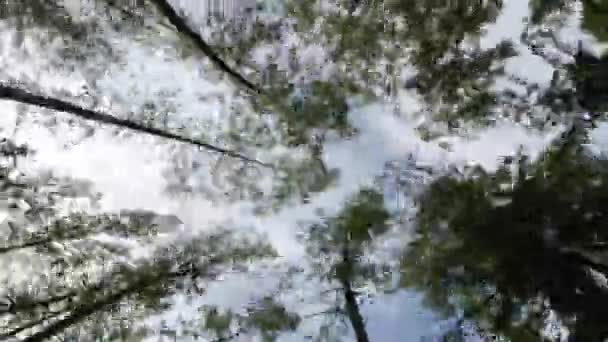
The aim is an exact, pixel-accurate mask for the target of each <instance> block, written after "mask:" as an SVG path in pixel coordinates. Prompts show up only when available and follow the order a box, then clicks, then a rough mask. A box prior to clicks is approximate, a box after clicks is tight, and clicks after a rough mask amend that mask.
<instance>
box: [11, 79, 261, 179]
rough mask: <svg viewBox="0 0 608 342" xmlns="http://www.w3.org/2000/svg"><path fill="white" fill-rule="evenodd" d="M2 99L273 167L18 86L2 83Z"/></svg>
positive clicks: (231, 151)
mask: <svg viewBox="0 0 608 342" xmlns="http://www.w3.org/2000/svg"><path fill="white" fill-rule="evenodd" d="M0 99H6V100H12V101H16V102H20V103H24V104H29V105H33V106H38V107H42V108H47V109H52V110H56V111H60V112H65V113H69V114H72V115H74V116H77V117H80V118H83V119H85V120H90V121H95V122H99V123H103V124H109V125H114V126H118V127H122V128H128V129H130V130H133V131H136V132H140V133H145V134H149V135H153V136H157V137H161V138H166V139H170V140H175V141H179V142H183V143H187V144H190V145H194V146H198V147H199V148H203V149H206V150H209V151H213V152H218V153H221V154H224V155H227V156H230V157H233V158H237V159H241V160H244V161H247V162H251V163H255V164H258V165H261V166H264V167H270V168H272V166H271V165H270V164H267V163H264V162H261V161H259V160H256V159H253V158H249V157H247V156H244V155H242V154H240V153H238V152H235V151H233V150H228V149H224V148H221V147H217V146H214V145H211V144H207V143H204V142H200V141H197V140H194V139H191V138H186V137H183V136H180V135H177V134H174V133H170V132H166V131H163V130H160V129H158V128H153V127H146V126H143V125H141V124H139V123H136V122H133V121H129V120H124V119H119V118H117V117H115V116H112V115H110V114H106V113H102V112H98V111H94V110H90V109H86V108H83V107H80V106H78V105H75V104H72V103H69V102H66V101H63V100H60V99H56V98H51V97H46V96H42V95H36V94H33V93H30V92H28V91H26V90H23V89H19V88H16V87H11V86H7V85H2V84H0Z"/></svg>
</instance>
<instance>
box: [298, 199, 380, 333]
mask: <svg viewBox="0 0 608 342" xmlns="http://www.w3.org/2000/svg"><path fill="white" fill-rule="evenodd" d="M389 219H390V215H389V213H388V212H387V211H386V209H385V208H384V201H383V197H382V194H381V193H379V192H378V191H377V190H376V189H373V188H364V189H362V190H360V191H359V192H358V193H357V194H355V195H354V196H353V197H352V198H351V199H350V200H349V201H348V202H347V203H345V206H344V208H343V209H342V210H341V211H340V212H339V213H338V214H337V215H336V216H334V217H328V218H326V219H324V220H323V222H322V223H319V224H313V225H312V226H310V227H309V230H308V232H307V234H306V239H305V242H306V243H307V250H308V254H309V256H310V258H311V261H312V263H313V265H314V266H313V269H314V270H315V273H317V276H319V277H320V278H321V279H326V280H327V281H329V282H330V286H333V285H331V284H332V283H333V282H336V283H337V284H338V289H337V292H338V293H340V294H341V297H342V298H341V302H343V308H339V307H340V306H339V304H337V306H336V307H337V308H338V309H335V308H331V309H330V310H328V312H325V313H323V314H327V315H332V314H336V313H338V314H342V315H344V316H345V317H347V318H348V320H349V322H350V325H351V326H352V328H353V330H354V332H355V336H356V339H357V341H359V342H366V341H370V338H369V336H368V334H367V329H366V327H365V320H364V318H363V316H362V314H361V310H360V308H359V302H360V299H359V295H360V293H359V290H358V289H359V288H361V287H363V286H365V284H366V283H369V282H372V283H375V284H376V286H377V287H379V288H382V287H383V285H384V286H388V280H390V279H388V278H387V276H386V274H385V273H384V271H386V267H387V266H386V265H384V264H382V263H377V262H374V261H371V260H370V259H371V258H370V256H371V255H372V254H373V249H372V248H373V245H374V240H376V239H380V238H381V236H382V234H384V233H386V232H387V231H388V230H389V229H390V223H389ZM370 295H371V294H370Z"/></svg>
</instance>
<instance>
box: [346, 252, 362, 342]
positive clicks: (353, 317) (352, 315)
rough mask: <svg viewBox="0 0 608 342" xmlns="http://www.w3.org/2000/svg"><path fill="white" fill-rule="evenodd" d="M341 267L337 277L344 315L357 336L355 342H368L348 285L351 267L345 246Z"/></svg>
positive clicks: (360, 316) (354, 298) (355, 302)
mask: <svg viewBox="0 0 608 342" xmlns="http://www.w3.org/2000/svg"><path fill="white" fill-rule="evenodd" d="M342 266H343V267H344V270H343V273H342V274H341V275H340V276H339V281H340V283H341V284H342V288H343V291H344V300H345V301H346V314H347V315H348V319H349V320H350V324H351V325H352V326H353V330H354V331H355V335H356V336H357V342H369V336H368V335H367V330H366V328H365V322H364V320H363V316H362V315H361V310H359V304H357V295H356V294H355V291H353V288H352V286H351V283H350V278H352V271H353V265H352V260H351V259H350V256H349V253H348V248H347V247H346V246H345V247H344V248H343V249H342Z"/></svg>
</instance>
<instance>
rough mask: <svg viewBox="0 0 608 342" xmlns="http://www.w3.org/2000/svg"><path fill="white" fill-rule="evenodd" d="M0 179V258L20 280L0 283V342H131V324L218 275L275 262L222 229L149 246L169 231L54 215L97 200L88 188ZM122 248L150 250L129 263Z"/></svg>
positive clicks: (134, 328) (6, 173)
mask: <svg viewBox="0 0 608 342" xmlns="http://www.w3.org/2000/svg"><path fill="white" fill-rule="evenodd" d="M11 145H12V147H11ZM4 147H5V148H4V149H3V155H4V156H11V157H12V156H14V155H15V154H18V153H19V154H23V153H24V152H26V151H27V149H26V148H25V147H20V146H15V144H13V143H10V141H9V142H7V143H6V144H5V145H4ZM1 174H2V179H1V182H2V184H1V188H2V193H3V196H2V198H3V200H2V201H3V204H2V207H3V208H5V209H4V210H5V211H6V212H5V214H4V217H3V222H2V229H3V230H4V233H3V236H4V237H5V241H4V242H3V245H2V247H0V258H2V260H3V262H8V266H9V267H10V268H20V272H19V273H21V275H20V277H17V278H15V277H12V276H11V274H10V273H7V274H5V276H4V277H3V279H2V283H3V288H4V290H7V291H8V293H7V297H6V303H5V307H4V309H3V310H2V312H0V316H2V317H1V318H2V325H1V329H0V334H1V336H2V337H3V338H6V337H13V336H24V341H44V340H47V339H48V338H50V337H52V336H63V337H65V338H77V339H79V340H91V339H95V338H107V339H111V340H114V339H122V340H124V339H129V340H132V339H139V338H141V337H144V336H145V335H146V334H149V331H146V329H144V327H142V326H138V325H137V323H138V322H137V320H138V319H141V318H144V317H146V316H147V315H150V314H152V313H154V312H159V311H161V310H165V309H167V308H168V307H170V303H169V302H168V301H167V300H168V299H169V298H170V296H171V295H174V294H176V293H178V292H183V293H188V294H189V295H191V296H192V295H196V294H200V293H202V291H204V286H205V285H204V283H205V282H206V281H211V280H212V279H213V278H214V277H215V276H216V275H217V274H218V273H219V272H222V270H223V269H225V268H230V267H234V266H238V265H239V264H242V263H245V262H249V261H250V260H251V259H254V258H265V257H272V256H273V255H274V254H273V251H272V249H271V247H270V246H268V244H266V243H265V242H264V241H263V240H260V239H256V238H255V237H254V238H253V239H252V238H251V237H249V238H248V237H243V238H238V237H236V236H233V234H232V233H231V232H230V231H228V230H226V229H219V230H217V231H215V232H212V233H210V234H207V235H202V236H193V237H191V238H190V239H189V241H181V240H180V239H177V240H174V241H169V242H168V243H166V244H160V245H156V246H155V245H154V244H152V242H154V241H155V237H156V236H155V235H157V234H159V230H160V231H162V230H166V229H171V228H172V227H158V226H157V225H154V224H152V223H150V222H146V220H143V219H142V218H143V216H142V215H138V213H128V212H125V213H123V214H122V215H120V216H117V215H115V214H98V215H90V214H87V213H86V212H73V213H71V214H69V215H65V214H62V212H61V210H60V209H61V205H62V203H65V202H66V201H67V200H69V199H70V198H78V197H83V196H84V198H89V199H90V200H91V201H92V202H93V203H94V201H96V200H97V199H98V198H97V196H96V195H95V194H92V193H90V189H89V187H88V186H87V183H82V182H77V181H73V180H70V179H57V178H56V177H52V176H50V175H49V176H46V177H44V178H42V179H41V178H37V177H25V176H24V175H22V174H19V172H18V170H17V169H15V168H13V167H11V166H7V167H2V169H1ZM150 215H152V216H155V214H153V213H152V214H148V216H150ZM156 216H158V215H156ZM129 241H131V242H132V243H136V245H137V244H139V245H140V246H141V248H149V249H150V255H149V256H148V257H147V258H136V257H134V256H132V255H131V251H132V248H133V247H130V246H129V244H128V242H129ZM28 266H29V267H28ZM26 284H27V286H25V285H26ZM255 312H256V311H254V313H255ZM70 336H71V337H70Z"/></svg>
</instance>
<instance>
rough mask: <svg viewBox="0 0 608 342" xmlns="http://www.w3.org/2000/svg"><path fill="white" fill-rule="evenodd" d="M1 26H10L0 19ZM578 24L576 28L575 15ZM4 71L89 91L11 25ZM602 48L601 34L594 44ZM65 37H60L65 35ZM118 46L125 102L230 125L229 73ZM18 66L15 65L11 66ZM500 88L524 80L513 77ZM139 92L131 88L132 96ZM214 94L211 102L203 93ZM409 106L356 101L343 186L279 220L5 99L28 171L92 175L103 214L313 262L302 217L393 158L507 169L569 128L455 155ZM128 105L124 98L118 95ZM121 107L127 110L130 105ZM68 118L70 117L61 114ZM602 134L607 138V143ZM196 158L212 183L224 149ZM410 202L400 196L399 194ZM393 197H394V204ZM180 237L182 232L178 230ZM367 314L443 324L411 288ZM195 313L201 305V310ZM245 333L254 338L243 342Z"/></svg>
mask: <svg viewBox="0 0 608 342" xmlns="http://www.w3.org/2000/svg"><path fill="white" fill-rule="evenodd" d="M527 14H528V2H527V1H526V0H507V1H505V8H504V9H503V11H502V12H501V15H500V16H499V18H498V20H497V22H496V23H495V24H492V25H489V26H488V27H487V34H486V35H485V36H484V37H483V38H482V40H481V46H482V47H484V48H489V47H492V46H493V45H494V44H496V43H497V42H499V41H500V40H501V39H505V38H511V39H513V40H514V41H516V42H518V41H519V36H520V34H521V32H522V30H524V28H525V24H524V22H523V19H524V18H525V17H526V16H527ZM0 25H1V24H0ZM572 25H576V20H574V19H573V23H572ZM0 32H1V34H2V36H1V37H0V44H3V45H4V47H3V48H2V49H1V50H0V66H3V67H5V68H4V70H3V71H2V77H6V76H13V77H17V78H22V77H28V78H30V79H33V80H36V82H39V83H41V85H42V89H51V88H55V89H60V88H68V89H72V90H73V91H74V92H76V91H78V89H80V87H81V85H82V84H83V82H84V80H85V77H86V76H85V75H83V74H82V73H78V72H69V71H66V70H62V71H60V72H49V71H45V69H46V68H45V66H46V64H45V63H46V61H45V59H44V54H43V52H42V51H41V50H40V47H36V46H35V42H26V45H27V44H29V45H28V47H29V49H30V50H31V53H30V56H28V57H27V58H23V56H18V55H15V54H14V53H13V52H12V50H11V49H9V48H8V47H9V45H8V44H10V40H11V39H12V38H11V37H10V36H9V35H8V34H7V33H6V30H0ZM574 36H581V33H580V31H577V30H576V29H575V28H573V27H572V26H569V27H566V29H565V30H564V34H563V37H560V38H563V39H564V40H565V41H569V42H571V41H572V39H571V38H572V37H574ZM587 40H588V41H589V42H590V43H589V44H592V43H593V42H592V40H591V38H588V39H587ZM57 43H58V42H57ZM113 43H114V44H115V45H116V47H117V49H119V50H121V51H123V52H124V53H125V54H126V56H127V58H125V60H124V63H120V64H118V65H114V66H112V67H111V68H109V69H108V70H105V71H104V73H103V76H102V77H100V78H99V79H97V80H96V84H97V87H98V90H99V91H100V92H102V93H104V94H107V95H111V96H113V97H114V98H117V99H122V100H123V101H124V102H125V103H127V102H128V103H130V104H134V105H136V106H142V105H143V104H144V103H145V101H148V100H149V99H150V98H155V97H156V96H155V94H157V93H158V92H159V91H171V92H173V93H175V95H174V97H173V102H174V104H175V105H176V106H178V107H177V109H178V110H177V111H178V112H180V113H182V115H183V118H182V119H188V118H192V117H196V118H197V119H201V118H204V120H205V121H206V122H207V123H208V125H209V126H208V132H209V134H210V135H213V134H214V132H219V131H221V129H222V127H223V125H225V117H226V116H225V115H223V114H224V112H225V110H226V109H225V108H224V107H223V105H222V101H220V100H219V98H221V97H224V98H225V99H227V100H226V102H229V100H230V98H231V97H232V96H233V95H232V93H233V91H234V86H233V85H232V84H230V83H229V82H227V81H225V80H222V81H220V80H218V76H217V72H214V71H211V70H209V68H201V67H200V64H199V63H198V61H197V60H193V59H191V58H190V59H187V60H186V61H185V62H184V61H183V60H181V59H180V60H178V59H177V58H176V57H175V56H174V55H173V54H172V52H171V51H168V50H165V49H158V48H156V47H155V46H154V45H151V44H150V43H149V42H138V43H133V42H129V41H128V40H126V39H125V38H120V37H115V41H114V42H113ZM517 50H518V52H519V53H520V55H519V56H517V57H513V58H511V59H510V60H508V61H507V71H508V72H510V73H512V74H515V75H518V76H520V77H522V78H526V79H529V80H530V81H533V82H538V83H540V84H544V85H547V84H548V82H549V81H550V79H551V75H552V72H553V69H552V67H551V66H550V65H548V64H547V63H545V62H544V61H542V60H541V59H540V58H538V57H536V56H533V55H532V54H531V53H530V52H529V51H528V50H527V49H525V48H524V47H523V46H522V45H521V44H518V45H517ZM6 66H10V68H6ZM501 86H505V87H507V86H513V85H510V84H508V82H507V81H504V82H502V83H501ZM126 89H128V90H129V91H128V92H127V91H125V90H126ZM201 96H204V97H207V98H209V99H210V100H208V101H205V102H202V101H200V100H199V99H200V97H201ZM399 101H400V102H401V103H402V104H407V106H405V105H402V106H401V108H408V109H407V110H402V113H401V114H400V115H399V116H395V115H394V114H393V111H392V107H391V106H390V105H388V104H387V103H380V102H377V103H371V104H368V105H366V106H363V107H360V108H356V109H354V110H353V111H352V112H351V113H349V117H350V120H352V124H353V125H354V126H355V127H357V128H358V129H359V130H360V134H359V135H358V136H357V137H355V138H353V139H349V140H340V141H333V142H329V143H328V144H327V145H326V147H325V149H324V155H323V159H324V160H325V161H326V163H327V165H328V167H331V168H338V169H340V171H341V177H340V179H339V182H338V183H337V184H336V185H335V186H333V187H332V188H330V189H329V190H327V191H325V192H323V193H319V194H316V195H314V196H313V197H312V198H311V201H310V203H309V204H307V205H299V206H294V207H287V208H284V209H282V210H280V211H279V212H278V213H276V214H274V215H271V216H269V217H257V216H256V215H254V213H253V211H252V205H251V203H248V202H244V201H243V202H234V203H218V202H213V201H211V200H209V199H206V198H203V197H201V196H197V197H195V196H177V197H176V196H170V195H168V194H167V193H166V192H165V191H164V188H165V185H166V179H165V176H164V175H165V173H166V170H167V168H168V167H170V162H171V157H172V156H174V155H175V151H176V149H175V148H174V147H172V146H170V145H169V144H167V143H166V142H163V141H160V140H159V139H156V138H151V137H144V136H119V137H116V136H115V135H114V134H113V132H112V131H111V130H109V129H106V128H98V129H97V131H96V133H95V135H93V136H92V137H88V138H86V139H82V135H83V134H84V130H82V129H73V128H70V127H66V126H65V125H63V126H60V127H59V128H58V130H57V131H56V132H50V131H49V130H48V129H47V128H46V127H41V126H40V125H39V124H38V123H37V122H35V121H34V120H30V121H31V122H26V123H24V124H22V125H21V126H20V128H19V129H18V130H17V131H15V130H14V127H15V120H16V119H15V118H16V115H15V114H16V112H17V110H18V108H17V106H16V105H15V104H14V103H11V102H7V101H1V102H2V104H1V106H2V108H3V115H1V116H0V128H2V131H0V134H2V135H8V136H13V135H14V137H15V139H16V140H17V141H18V142H27V143H28V144H29V145H31V146H32V147H33V148H34V149H35V150H36V151H37V154H36V156H35V157H34V158H33V159H31V160H29V161H28V162H27V163H25V164H24V165H23V167H24V168H25V169H26V170H27V171H28V172H32V173H33V172H36V171H37V170H42V169H47V168H50V169H52V170H54V171H56V172H57V173H58V174H60V175H70V176H73V177H76V178H84V179H89V180H91V181H92V182H93V184H94V186H95V189H96V190H97V191H99V192H101V193H102V194H103V198H102V208H101V209H102V210H103V211H114V212H118V211H120V210H121V209H146V210H154V211H156V212H159V213H162V214H173V215H177V216H178V217H179V218H180V219H181V220H182V221H183V222H184V229H185V230H189V231H205V230H206V229H210V227H214V226H216V225H218V224H225V225H230V226H234V227H237V229H255V230H256V231H259V232H263V233H265V234H267V235H268V237H269V239H270V241H271V242H272V244H273V246H274V247H275V248H276V250H277V251H278V253H279V254H280V255H281V258H280V260H279V261H277V265H279V266H277V267H279V269H280V265H281V263H283V265H284V264H287V265H305V263H306V261H305V260H304V250H303V247H302V246H301V244H300V243H299V242H297V241H296V236H297V233H298V232H299V230H300V228H299V226H298V223H299V222H300V221H315V220H318V217H317V215H316V211H315V210H316V209H317V208H323V209H325V210H326V211H327V212H329V213H331V212H337V211H338V210H339V209H340V208H341V206H342V204H343V203H344V202H345V200H347V199H348V198H349V197H350V196H352V195H353V194H355V193H356V192H357V191H358V190H359V189H360V187H361V186H364V185H368V184H371V182H373V180H374V178H375V177H376V176H379V175H381V174H382V172H383V167H384V165H385V163H386V162H388V161H392V160H405V159H407V158H408V157H411V156H413V158H414V160H415V161H416V162H417V163H423V164H425V165H431V166H432V167H434V168H437V169H442V168H444V167H445V166H446V165H448V164H451V165H456V166H458V167H463V166H464V165H467V164H469V163H471V162H474V163H478V164H480V165H482V166H484V167H485V168H486V169H489V170H491V169H493V168H496V167H497V165H498V160H499V157H500V156H503V155H506V154H512V153H514V152H515V151H516V150H517V148H518V146H519V145H523V146H524V147H525V149H526V150H527V151H528V152H529V153H530V154H531V155H538V154H539V153H540V152H542V151H543V149H544V148H545V147H546V146H547V144H548V143H549V142H550V141H551V139H552V138H553V137H554V136H555V134H557V133H558V132H559V130H560V129H561V128H560V127H557V128H556V130H555V131H553V132H546V133H545V134H544V135H541V134H539V133H532V132H529V131H527V130H526V129H525V128H523V127H521V126H518V125H516V124H514V123H510V122H498V123H497V125H496V126H495V127H492V128H490V129H488V130H485V131H482V132H480V133H479V134H478V136H477V137H476V138H474V139H472V140H464V139H462V138H449V139H448V140H449V142H450V143H451V144H452V149H451V151H446V150H444V149H442V148H441V147H439V146H438V143H437V142H424V141H422V140H421V139H420V137H419V136H418V135H417V133H416V131H415V127H416V124H417V122H416V118H415V117H414V113H416V112H417V109H419V108H420V103H419V102H418V99H417V97H416V95H415V94H413V93H410V92H407V91H402V92H401V93H400V94H399ZM118 102H120V101H118ZM113 108H114V109H115V108H121V107H120V105H118V107H116V106H115V107H113ZM62 115H64V114H62ZM601 129H603V131H600V130H598V131H597V132H596V133H595V136H596V138H595V139H596V140H597V141H598V142H599V143H598V144H599V145H602V146H606V147H608V139H606V138H605V137H606V136H608V135H606V133H602V132H605V130H606V129H608V128H606V127H601ZM602 137H604V138H603V139H602ZM179 151H180V153H182V154H183V155H184V158H186V159H188V158H189V159H195V160H197V161H199V162H200V163H201V165H202V167H201V170H199V171H198V173H197V174H195V176H196V177H199V179H195V180H193V181H195V182H207V180H208V179H209V175H208V173H209V172H210V170H211V168H212V166H213V162H214V161H215V160H216V159H215V158H216V156H213V155H210V154H209V153H207V152H201V151H196V150H190V149H188V148H182V149H181V150H179ZM398 197H399V198H400V200H399V203H397V200H396V199H397V198H398ZM386 198H387V199H389V201H388V203H387V205H388V206H390V209H391V210H397V209H406V208H407V201H408V199H407V195H405V196H404V195H403V194H402V195H401V196H397V194H396V189H394V188H392V187H390V186H389V187H388V188H387V189H386ZM391 199H394V200H391ZM176 233H177V234H180V232H179V231H178V232H176ZM268 272H269V273H268V274H267V275H265V276H263V277H258V278H255V279H249V278H248V279H246V280H244V279H242V277H240V276H229V277H227V278H226V279H225V280H223V281H221V282H218V283H216V284H212V285H211V287H210V289H209V293H208V294H207V296H206V297H204V298H202V299H201V300H202V301H205V302H206V303H215V304H218V305H221V306H223V307H227V308H228V307H229V308H235V309H238V308H239V307H241V306H242V305H243V304H244V303H247V302H248V300H250V299H251V298H254V297H255V296H259V295H260V294H264V293H270V292H271V291H272V290H273V289H274V287H275V286H276V285H277V282H278V281H279V278H280V276H279V274H280V272H274V273H273V272H272V271H268ZM298 286H300V288H298V291H296V292H299V293H300V295H301V297H304V298H310V299H314V296H315V291H316V290H318V288H316V286H315V285H311V284H309V286H306V284H302V285H298ZM281 299H282V300H283V301H284V302H285V303H287V306H288V308H290V309H293V310H296V311H298V312H300V313H302V314H306V313H310V312H314V311H315V309H317V308H318V303H314V301H313V303H312V304H309V305H304V304H302V303H301V302H299V301H298V300H296V299H295V298H294V297H293V295H285V296H283V297H281ZM362 310H363V314H364V316H365V318H366V320H367V321H366V324H367V326H368V329H369V333H370V336H371V339H372V340H373V341H385V342H400V341H416V340H418V339H419V338H420V337H421V336H427V335H430V334H432V333H434V332H437V329H440V327H441V322H440V320H439V319H438V318H437V317H435V315H433V313H431V312H429V311H428V310H425V309H424V308H423V307H422V306H421V303H420V298H419V296H418V295H416V294H414V293H410V292H407V291H401V292H398V293H395V294H391V295H386V296H384V297H380V298H377V299H376V300H375V301H374V302H373V303H372V304H369V303H365V304H363V309H362ZM188 311H192V308H191V307H188V305H187V304H186V303H185V302H183V298H176V306H175V309H174V310H173V311H169V312H167V313H165V314H164V315H163V316H162V317H153V318H151V320H150V322H159V321H160V320H166V321H168V322H169V323H171V321H175V320H177V318H178V312H181V313H182V314H184V315H185V313H187V312H188ZM191 313H192V314H194V313H193V312H191ZM318 324H319V323H318V321H316V320H314V319H312V320H308V321H307V322H305V324H303V327H302V329H301V331H299V332H298V333H297V334H294V335H285V336H284V337H282V338H281V339H280V341H300V340H302V336H304V335H306V331H307V330H309V331H314V330H315V329H317V328H318ZM243 340H245V339H243Z"/></svg>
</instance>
